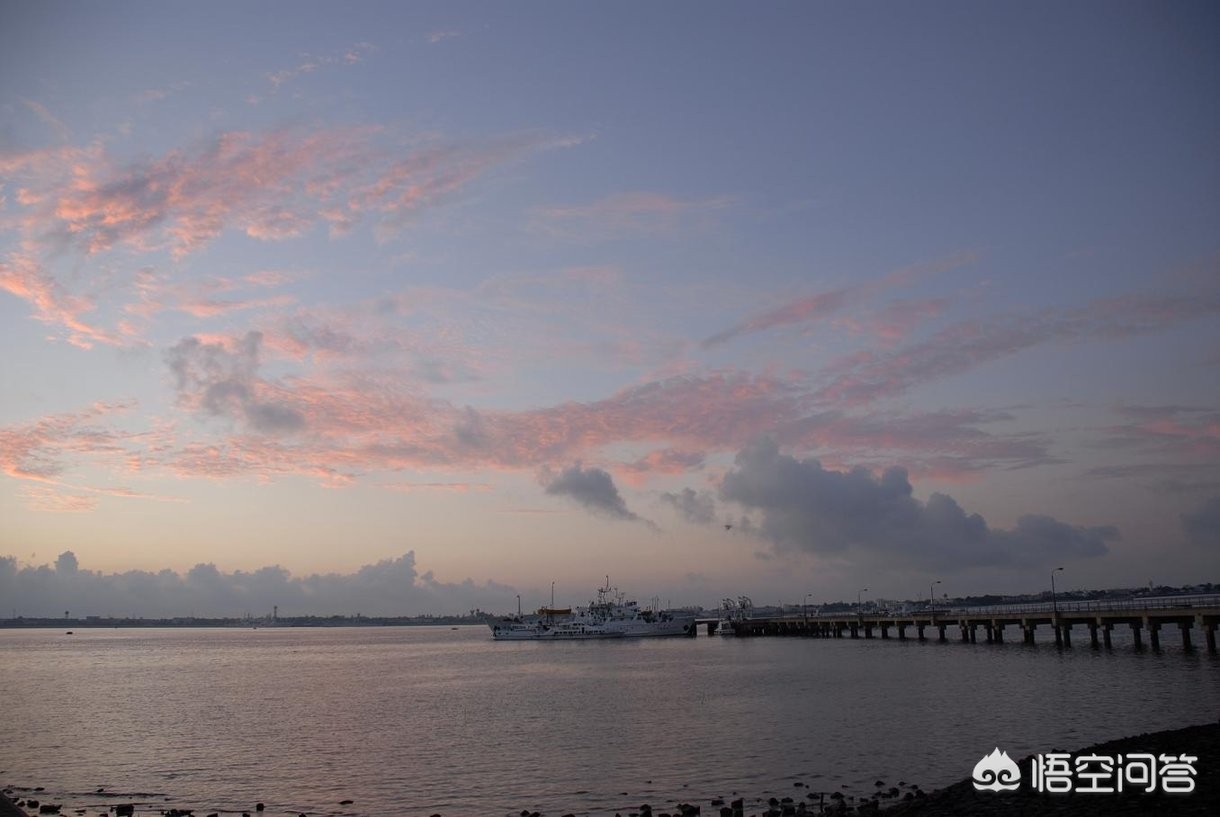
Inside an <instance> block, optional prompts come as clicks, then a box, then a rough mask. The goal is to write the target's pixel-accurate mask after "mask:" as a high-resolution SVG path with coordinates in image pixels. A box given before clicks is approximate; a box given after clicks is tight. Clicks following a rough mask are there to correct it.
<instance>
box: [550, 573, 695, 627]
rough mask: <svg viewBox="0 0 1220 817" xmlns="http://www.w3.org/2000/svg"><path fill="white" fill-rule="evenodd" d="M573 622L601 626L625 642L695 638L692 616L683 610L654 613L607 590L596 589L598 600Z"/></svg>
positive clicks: (578, 613) (579, 608) (692, 614)
mask: <svg viewBox="0 0 1220 817" xmlns="http://www.w3.org/2000/svg"><path fill="white" fill-rule="evenodd" d="M573 620H574V621H580V622H586V623H592V624H600V625H603V626H605V627H606V628H607V629H609V630H612V631H616V632H621V633H622V634H623V636H624V637H626V638H656V637H661V636H688V637H689V636H694V635H695V633H696V626H695V614H694V613H692V612H689V611H686V610H654V609H648V608H642V607H640V605H639V603H638V602H635V601H628V600H627V599H626V597H625V596H624V594H623V593H621V592H619V591H618V590H617V589H616V588H613V587H611V586H610V577H609V576H607V577H606V585H605V587H599V588H597V600H596V601H592V602H589V605H588V606H587V607H578V608H577V609H576V613H575V614H574V616H573Z"/></svg>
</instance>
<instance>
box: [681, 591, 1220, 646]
mask: <svg viewBox="0 0 1220 817" xmlns="http://www.w3.org/2000/svg"><path fill="white" fill-rule="evenodd" d="M698 624H701V625H705V626H706V627H707V632H708V635H711V634H713V633H715V632H716V629H717V627H718V626H720V624H719V620H718V619H710V618H709V619H698ZM1218 624H1220V595H1209V596H1189V597H1183V598H1181V599H1171V598H1170V599H1149V600H1140V599H1129V600H1121V601H1082V602H1058V603H1045V604H1018V605H995V606H988V607H970V608H962V609H954V608H948V609H928V610H923V611H920V612H903V613H899V612H893V611H885V610H881V611H873V612H854V613H831V614H820V613H818V612H815V611H808V610H802V611H799V612H792V613H785V614H782V615H775V616H766V617H757V618H754V617H751V618H746V619H739V620H735V621H732V622H730V623H729V625H728V626H731V627H732V628H733V632H734V634H735V635H737V636H746V637H749V636H804V637H809V638H882V639H889V638H896V639H898V640H906V639H908V638H911V637H914V638H915V639H917V640H919V641H927V640H929V639H930V638H935V640H937V641H942V642H943V641H948V640H950V639H951V638H953V639H960V640H961V641H963V642H966V643H970V644H974V643H977V642H980V641H981V642H983V643H987V644H1003V643H1005V642H1006V640H1008V639H1009V633H1011V638H1013V639H1019V640H1020V641H1022V642H1024V643H1026V644H1033V643H1035V633H1036V632H1037V630H1038V628H1039V627H1051V628H1052V630H1053V631H1054V634H1055V644H1057V645H1059V646H1062V647H1070V646H1072V637H1073V633H1074V632H1075V633H1080V634H1082V636H1083V633H1084V632H1085V631H1087V633H1088V639H1089V643H1090V644H1091V645H1092V646H1093V647H1102V646H1104V647H1107V648H1108V647H1110V646H1111V633H1112V632H1113V630H1114V628H1115V627H1130V628H1131V633H1132V638H1133V641H1134V643H1135V646H1136V648H1142V647H1143V646H1144V640H1145V637H1146V638H1147V642H1148V645H1149V646H1150V647H1151V648H1152V649H1153V650H1159V649H1160V648H1161V635H1162V633H1161V631H1162V629H1167V630H1170V631H1172V630H1173V629H1174V628H1177V629H1178V631H1179V637H1180V638H1181V643H1182V647H1183V649H1185V650H1187V651H1191V650H1193V649H1194V648H1195V646H1194V638H1193V637H1192V635H1191V633H1192V632H1197V633H1198V634H1199V638H1200V640H1201V641H1202V643H1203V644H1204V645H1206V649H1207V652H1208V653H1210V654H1212V655H1215V654H1216V627H1217V625H1218Z"/></svg>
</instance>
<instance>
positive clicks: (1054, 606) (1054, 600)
mask: <svg viewBox="0 0 1220 817" xmlns="http://www.w3.org/2000/svg"><path fill="white" fill-rule="evenodd" d="M1060 570H1063V568H1062V567H1057V568H1055V569H1054V570H1052V571H1051V611H1052V612H1054V614H1055V618H1059V599H1058V597H1057V596H1056V595H1055V573H1056V572H1058V571H1060Z"/></svg>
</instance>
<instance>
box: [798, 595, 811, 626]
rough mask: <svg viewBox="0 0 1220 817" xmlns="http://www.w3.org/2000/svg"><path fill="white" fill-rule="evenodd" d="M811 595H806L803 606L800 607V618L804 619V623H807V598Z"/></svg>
mask: <svg viewBox="0 0 1220 817" xmlns="http://www.w3.org/2000/svg"><path fill="white" fill-rule="evenodd" d="M812 595H813V594H812V593H806V594H805V602H804V604H802V605H801V616H802V617H803V618H804V619H805V621H806V622H808V621H809V597H810V596H812Z"/></svg>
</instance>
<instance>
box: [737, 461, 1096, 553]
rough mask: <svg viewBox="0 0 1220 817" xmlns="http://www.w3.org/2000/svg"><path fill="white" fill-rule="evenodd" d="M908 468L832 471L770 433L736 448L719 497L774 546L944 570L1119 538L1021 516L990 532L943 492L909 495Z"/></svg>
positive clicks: (1082, 549)
mask: <svg viewBox="0 0 1220 817" xmlns="http://www.w3.org/2000/svg"><path fill="white" fill-rule="evenodd" d="M912 494H913V489H912V486H911V482H910V480H909V479H908V477H907V472H906V470H905V469H902V468H891V469H889V470H887V471H885V472H884V473H883V474H882V475H881V476H879V477H875V476H873V474H872V473H870V472H869V471H867V470H865V469H863V468H856V469H853V470H851V471H832V470H827V469H825V468H823V467H822V465H821V463H819V462H818V461H817V460H814V459H806V460H797V459H796V458H794V457H791V456H788V455H785V454H781V453H780V451H779V449H778V447H777V446H776V444H775V443H774V442H772V441H770V440H762V441H759V442H756V443H754V444H752V445H750V446H747V447H746V448H745V449H743V450H742V451H741V452H740V453H739V454H738V455H737V459H736V467H735V468H734V469H733V470H732V471H730V472H729V473H728V474H727V475H726V476H725V478H724V482H723V483H722V485H721V497H722V499H724V500H727V501H731V502H736V503H739V504H740V505H743V506H744V507H745V508H746V509H747V510H750V511H757V512H760V513H761V515H762V521H761V523H759V525H758V528H757V530H758V533H759V534H760V535H762V536H763V537H765V538H766V539H768V540H770V541H771V542H772V543H773V544H774V545H775V546H776V547H777V548H780V549H789V550H804V551H808V552H811V553H819V554H838V555H845V554H847V553H848V552H849V551H850V552H851V553H853V554H855V555H859V556H864V555H871V556H878V557H884V558H885V559H887V560H889V561H891V562H893V563H896V564H903V565H906V566H914V567H918V568H925V569H937V570H952V569H964V568H968V567H976V566H983V565H1019V566H1035V565H1045V564H1049V563H1051V562H1059V561H1066V560H1069V559H1072V558H1081V557H1089V556H1100V555H1102V554H1104V553H1106V551H1107V546H1106V542H1107V541H1109V540H1111V539H1115V538H1117V537H1118V532H1117V530H1115V529H1114V528H1112V527H1094V528H1082V527H1076V526H1072V525H1068V524H1065V523H1063V522H1060V521H1058V520H1056V519H1053V518H1051V517H1048V516H1025V517H1022V518H1021V519H1020V520H1019V521H1018V523H1017V526H1016V527H1015V528H1013V529H1011V530H995V529H992V528H990V527H989V526H988V525H987V522H986V520H984V519H983V517H981V516H979V515H978V514H971V513H967V512H966V511H965V510H963V509H962V507H961V506H960V505H958V503H957V501H956V500H954V499H953V498H952V497H950V496H947V495H945V494H940V493H936V494H932V495H931V496H930V497H929V498H928V500H927V502H922V501H920V500H918V499H916V498H915V497H914V496H913V495H912Z"/></svg>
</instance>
